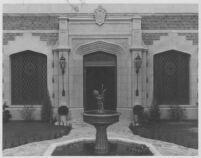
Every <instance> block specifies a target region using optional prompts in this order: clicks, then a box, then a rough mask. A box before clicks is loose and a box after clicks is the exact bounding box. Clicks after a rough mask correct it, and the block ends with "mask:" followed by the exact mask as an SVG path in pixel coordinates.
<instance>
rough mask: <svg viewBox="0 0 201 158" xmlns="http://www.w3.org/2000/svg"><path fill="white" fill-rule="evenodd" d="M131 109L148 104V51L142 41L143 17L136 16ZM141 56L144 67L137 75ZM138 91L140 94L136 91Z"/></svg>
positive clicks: (133, 34)
mask: <svg viewBox="0 0 201 158" xmlns="http://www.w3.org/2000/svg"><path fill="white" fill-rule="evenodd" d="M131 35H132V36H131V44H130V52H131V87H132V88H131V89H132V90H131V107H133V106H134V105H143V106H145V104H146V78H147V77H146V76H147V74H146V65H147V49H146V48H145V46H144V44H143V41H142V30H141V17H140V16H134V17H133V18H132V30H131ZM138 55H139V56H140V58H141V59H142V65H141V67H140V69H139V72H138V74H137V72H136V67H135V58H136V57H137V56H138ZM137 89H138V92H139V93H138V94H137V93H136V90H137Z"/></svg>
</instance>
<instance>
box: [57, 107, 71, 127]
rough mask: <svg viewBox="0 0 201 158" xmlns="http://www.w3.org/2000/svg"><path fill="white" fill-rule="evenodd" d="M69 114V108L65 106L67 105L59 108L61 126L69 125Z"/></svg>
mask: <svg viewBox="0 0 201 158" xmlns="http://www.w3.org/2000/svg"><path fill="white" fill-rule="evenodd" d="M68 112H69V110H68V107H67V106H65V105H61V106H60V107H59V108H58V114H59V116H60V121H59V125H64V126H66V125H67V115H68Z"/></svg>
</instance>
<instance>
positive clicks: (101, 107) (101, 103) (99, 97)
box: [93, 84, 106, 113]
mask: <svg viewBox="0 0 201 158" xmlns="http://www.w3.org/2000/svg"><path fill="white" fill-rule="evenodd" d="M105 91H106V89H104V88H103V84H102V86H101V91H100V93H99V91H98V90H96V89H95V90H94V91H93V94H94V96H95V97H96V99H97V104H98V113H103V112H104V93H105Z"/></svg>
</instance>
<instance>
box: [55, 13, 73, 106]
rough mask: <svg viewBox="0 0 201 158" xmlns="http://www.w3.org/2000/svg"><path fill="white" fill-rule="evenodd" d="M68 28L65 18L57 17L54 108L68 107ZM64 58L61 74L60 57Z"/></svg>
mask: <svg viewBox="0 0 201 158" xmlns="http://www.w3.org/2000/svg"><path fill="white" fill-rule="evenodd" d="M68 31H69V26H68V18H67V17H59V37H58V42H57V45H56V47H55V48H54V49H53V53H54V56H55V57H54V63H55V73H54V75H55V82H56V83H55V85H58V86H57V87H56V86H55V99H56V104H57V105H56V106H57V107H59V106H61V105H64V106H67V107H70V100H69V99H70V96H69V94H70V92H69V53H70V50H71V49H70V48H69V32H68ZM62 56H63V57H64V58H65V69H64V73H62V69H61V66H60V59H61V57H62Z"/></svg>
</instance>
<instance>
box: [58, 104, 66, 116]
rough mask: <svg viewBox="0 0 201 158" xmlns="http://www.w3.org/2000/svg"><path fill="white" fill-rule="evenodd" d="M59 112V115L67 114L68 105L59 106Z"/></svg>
mask: <svg viewBox="0 0 201 158" xmlns="http://www.w3.org/2000/svg"><path fill="white" fill-rule="evenodd" d="M58 114H59V115H67V114H68V107H66V106H60V107H59V108H58Z"/></svg>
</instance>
